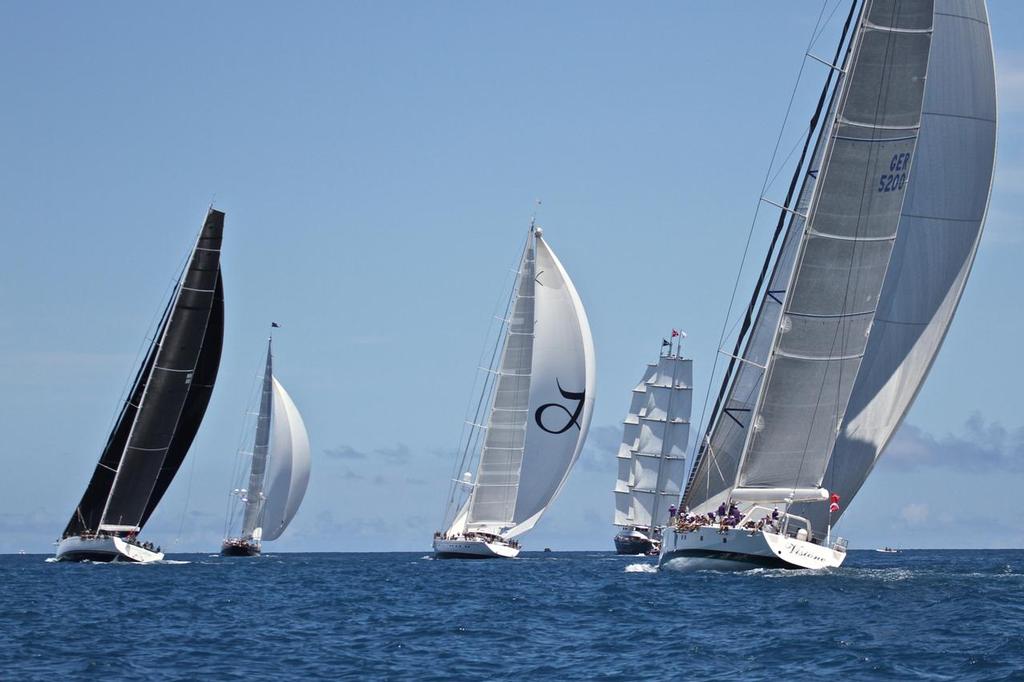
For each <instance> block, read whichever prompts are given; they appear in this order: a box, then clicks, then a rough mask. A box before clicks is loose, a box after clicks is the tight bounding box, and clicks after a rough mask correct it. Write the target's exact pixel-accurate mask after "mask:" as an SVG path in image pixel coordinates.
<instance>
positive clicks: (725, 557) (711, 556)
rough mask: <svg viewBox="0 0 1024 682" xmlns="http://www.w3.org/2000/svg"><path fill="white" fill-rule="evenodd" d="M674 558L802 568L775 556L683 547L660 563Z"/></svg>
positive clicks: (736, 564) (793, 568)
mask: <svg viewBox="0 0 1024 682" xmlns="http://www.w3.org/2000/svg"><path fill="white" fill-rule="evenodd" d="M673 559H705V560H710V561H716V562H727V563H731V564H734V566H735V568H737V569H751V568H787V569H792V570H797V569H801V568H802V567H801V566H795V565H794V564H791V563H789V562H788V561H783V560H782V559H779V558H778V557H773V556H758V555H755V554H746V553H743V552H722V551H718V550H706V549H683V550H676V551H674V552H669V553H668V554H665V555H664V556H662V558H661V561H660V563H661V564H667V563H668V562H670V561H672V560H673Z"/></svg>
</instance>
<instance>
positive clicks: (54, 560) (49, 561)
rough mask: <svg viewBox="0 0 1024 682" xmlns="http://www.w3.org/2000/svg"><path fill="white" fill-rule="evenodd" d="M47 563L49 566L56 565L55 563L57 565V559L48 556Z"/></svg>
mask: <svg viewBox="0 0 1024 682" xmlns="http://www.w3.org/2000/svg"><path fill="white" fill-rule="evenodd" d="M45 561H46V563H48V564H55V563H57V557H55V556H48V557H46V559H45Z"/></svg>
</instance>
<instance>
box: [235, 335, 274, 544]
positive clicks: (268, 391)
mask: <svg viewBox="0 0 1024 682" xmlns="http://www.w3.org/2000/svg"><path fill="white" fill-rule="evenodd" d="M271 343H273V342H272V341H267V364H266V367H265V368H264V370H263V389H262V392H261V394H260V411H259V414H258V415H257V417H256V439H255V440H254V442H253V446H252V466H251V468H250V469H249V485H248V487H247V488H246V489H245V495H244V497H243V498H242V500H243V503H244V505H245V513H244V515H243V517H242V537H243V538H251V537H253V533H254V532H255V531H256V528H258V527H259V525H260V512H261V510H262V508H263V498H264V494H263V479H264V478H265V477H266V473H267V452H268V451H269V449H270V413H271V410H272V409H273V406H272V401H273V381H274V367H273V355H272V353H271Z"/></svg>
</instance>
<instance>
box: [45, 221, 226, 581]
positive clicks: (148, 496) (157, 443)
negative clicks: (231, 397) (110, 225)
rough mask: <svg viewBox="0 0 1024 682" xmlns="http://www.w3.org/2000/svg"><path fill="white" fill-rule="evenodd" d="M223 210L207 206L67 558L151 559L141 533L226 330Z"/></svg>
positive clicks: (81, 510) (65, 550)
mask: <svg viewBox="0 0 1024 682" xmlns="http://www.w3.org/2000/svg"><path fill="white" fill-rule="evenodd" d="M223 232H224V214H223V213H222V212H220V211H217V210H214V209H212V208H211V209H210V211H209V212H208V213H207V216H206V221H205V223H204V224H203V228H202V230H201V231H200V233H199V237H198V239H197V240H196V244H195V247H194V248H193V249H192V253H191V255H190V256H189V259H188V263H187V264H186V266H185V269H184V270H183V272H182V273H181V276H180V277H179V278H178V282H177V284H176V285H175V287H174V292H173V294H172V295H171V300H170V302H169V303H168V304H167V307H166V309H165V310H164V314H163V317H162V319H161V321H160V325H159V327H158V328H157V332H156V334H155V336H154V338H153V342H152V344H151V345H150V347H149V350H148V352H147V353H146V356H145V360H144V361H143V363H142V366H141V367H139V370H138V372H137V374H136V376H135V381H134V382H133V384H132V388H131V391H130V392H129V394H128V399H127V400H126V401H125V403H124V405H123V406H122V407H121V412H120V414H119V416H118V419H117V422H116V424H115V425H114V429H113V431H111V433H110V437H109V438H108V439H107V444H106V446H105V447H104V448H103V452H102V453H101V454H100V460H99V463H98V464H97V465H96V469H95V471H94V472H93V475H92V479H91V480H90V481H89V485H88V486H87V487H86V489H85V493H84V494H83V495H82V499H81V501H80V502H79V503H78V506H76V507H75V510H74V512H73V513H72V515H71V519H70V520H69V521H68V523H67V526H66V527H65V529H64V533H63V535H62V536H61V539H60V541H59V542H58V543H57V559H58V560H62V561H131V562H151V561H159V560H161V559H163V556H164V555H163V553H162V552H161V551H160V548H159V547H156V546H154V545H152V544H151V543H148V542H147V543H143V542H140V541H139V539H138V534H139V532H141V530H142V527H143V526H144V525H145V524H146V521H147V520H148V519H149V517H150V515H151V514H152V513H153V510H154V509H156V506H157V504H159V502H160V499H161V498H162V497H163V495H164V493H165V492H166V491H167V487H168V486H169V485H170V484H171V480H172V479H173V478H174V475H175V474H176V473H177V472H178V469H179V468H180V467H181V465H182V463H183V462H184V460H185V455H186V454H187V453H188V450H189V447H190V446H191V445H192V440H193V439H194V438H195V435H196V432H197V431H198V430H199V424H200V423H201V422H202V420H203V415H204V414H205V413H206V406H207V405H208V404H209V402H210V395H211V393H212V392H213V384H214V381H215V380H216V378H217V369H218V368H219V366H220V354H221V346H222V343H223V338H224V289H223V283H222V281H221V275H220V249H221V238H222V235H223Z"/></svg>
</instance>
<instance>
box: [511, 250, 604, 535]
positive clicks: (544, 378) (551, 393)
mask: <svg viewBox="0 0 1024 682" xmlns="http://www.w3.org/2000/svg"><path fill="white" fill-rule="evenodd" d="M535 244H536V255H535V257H536V264H535V265H536V274H535V287H534V296H535V300H534V303H535V322H536V327H535V331H534V338H533V363H532V368H531V379H530V400H529V407H528V413H527V417H528V420H527V427H526V443H525V448H524V451H523V461H522V466H521V468H520V471H519V489H518V494H517V496H516V506H515V514H514V516H513V523H514V527H513V528H511V529H510V530H509V531H507V532H506V533H505V535H506V536H507V537H515V536H517V535H520V534H522V533H525V532H526V531H528V530H529V529H530V528H532V527H533V526H534V524H536V523H537V521H538V520H539V519H540V517H541V515H542V514H543V513H544V511H545V510H546V509H547V508H548V505H550V504H551V502H552V501H553V500H554V499H555V497H556V496H557V495H558V493H559V492H560V491H561V489H562V487H563V486H564V485H565V481H566V479H567V478H568V476H569V472H570V471H572V467H573V465H574V464H575V463H576V460H577V459H578V458H579V455H580V451H581V450H582V449H583V443H584V441H585V440H586V437H587V430H588V429H589V428H590V417H591V413H592V412H593V409H594V376H595V364H594V340H593V338H592V337H591V334H590V323H589V322H588V321H587V314H586V312H585V311H584V310H583V303H582V302H581V301H580V297H579V294H578V293H577V292H576V288H575V287H574V286H573V284H572V281H571V280H570V279H569V276H568V274H566V272H565V269H564V268H563V267H562V264H561V263H560V262H559V260H558V258H557V257H556V256H555V254H554V252H552V251H551V249H550V247H548V245H547V242H545V241H544V239H543V238H542V237H541V236H540V235H537V237H536V242H535Z"/></svg>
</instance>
